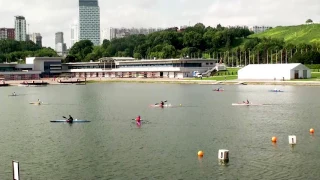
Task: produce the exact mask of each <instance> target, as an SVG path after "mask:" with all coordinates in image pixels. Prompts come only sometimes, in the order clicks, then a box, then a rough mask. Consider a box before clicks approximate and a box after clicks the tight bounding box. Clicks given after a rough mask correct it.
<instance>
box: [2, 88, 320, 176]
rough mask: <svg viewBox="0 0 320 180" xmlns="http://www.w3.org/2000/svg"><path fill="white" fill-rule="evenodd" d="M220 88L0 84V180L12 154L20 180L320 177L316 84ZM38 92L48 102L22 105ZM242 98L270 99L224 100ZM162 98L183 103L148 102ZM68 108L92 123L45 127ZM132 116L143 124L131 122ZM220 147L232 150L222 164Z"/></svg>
mask: <svg viewBox="0 0 320 180" xmlns="http://www.w3.org/2000/svg"><path fill="white" fill-rule="evenodd" d="M221 87H223V88H224V89H225V90H226V91H225V92H215V91H212V89H213V88H218V86H211V85H173V84H133V83H132V84H131V83H128V84H125V83H106V84H89V85H86V86H76V85H56V86H54V85H53V86H48V87H7V88H0V102H1V108H0V114H1V118H0V122H1V126H0V133H1V138H0V150H1V154H0V162H1V163H0V164H1V165H0V179H12V165H11V162H12V160H17V161H19V162H20V176H21V179H86V180H88V179H90V180H91V179H317V178H319V177H320V171H319V169H320V161H319V159H320V146H319V145H320V135H319V134H320V123H319V117H320V111H319V108H320V101H319V93H320V89H319V87H302V86H296V87H295V86H277V88H279V89H281V90H284V91H285V92H283V93H272V92H268V90H270V89H273V88H275V87H274V86H221ZM12 92H16V93H17V94H22V95H21V96H17V97H11V96H8V95H9V94H11V93H12ZM38 98H39V99H40V100H41V101H43V102H44V103H47V104H45V105H41V106H36V105H30V104H29V102H35V101H36V100H37V99H38ZM247 98H248V99H249V100H250V101H251V102H253V103H263V104H269V105H266V106H250V107H246V106H231V104H232V103H236V102H241V101H243V100H246V99H247ZM161 100H168V102H170V103H171V104H173V105H179V104H181V105H182V106H181V107H179V106H178V107H172V108H163V109H161V108H151V107H149V105H150V104H154V103H157V102H159V101H161ZM69 114H71V115H72V116H73V117H74V118H77V119H83V120H90V121H91V122H90V123H74V124H72V125H70V124H66V123H50V121H51V120H59V119H63V118H62V116H68V115H69ZM138 115H141V117H142V119H144V120H145V123H143V124H142V126H141V127H138V126H137V125H136V124H135V123H134V121H132V119H133V118H135V117H136V116H138ZM310 128H314V129H315V134H314V135H311V134H310V133H309V129H310ZM289 135H296V136H297V145H296V146H294V147H292V146H290V145H289V142H288V136H289ZM272 136H277V138H278V142H277V143H276V144H272V143H271V137H272ZM219 149H228V150H229V151H230V162H229V163H228V165H226V166H224V165H220V164H219V162H218V151H219ZM199 150H202V151H204V157H203V158H198V156H197V152H198V151H199Z"/></svg>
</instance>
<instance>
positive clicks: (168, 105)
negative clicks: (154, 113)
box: [149, 104, 172, 107]
mask: <svg viewBox="0 0 320 180" xmlns="http://www.w3.org/2000/svg"><path fill="white" fill-rule="evenodd" d="M149 106H150V107H172V105H171V104H165V105H163V106H162V105H160V104H150V105H149Z"/></svg>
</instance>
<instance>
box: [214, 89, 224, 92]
mask: <svg viewBox="0 0 320 180" xmlns="http://www.w3.org/2000/svg"><path fill="white" fill-rule="evenodd" d="M212 91H217V92H222V91H224V89H219V90H218V89H214V90H212Z"/></svg>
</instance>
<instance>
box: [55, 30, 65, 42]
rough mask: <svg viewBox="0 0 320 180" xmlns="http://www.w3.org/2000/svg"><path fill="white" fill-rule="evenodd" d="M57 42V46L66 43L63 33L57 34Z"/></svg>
mask: <svg viewBox="0 0 320 180" xmlns="http://www.w3.org/2000/svg"><path fill="white" fill-rule="evenodd" d="M55 42H56V43H55V44H58V43H64V39H63V32H57V33H56V39H55Z"/></svg>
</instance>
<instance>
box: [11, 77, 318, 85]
mask: <svg viewBox="0 0 320 180" xmlns="http://www.w3.org/2000/svg"><path fill="white" fill-rule="evenodd" d="M23 81H24V80H14V81H5V83H6V84H9V86H19V85H20V83H22V82H23ZM29 81H31V80H29ZM29 81H28V82H29ZM34 81H35V82H39V81H43V82H46V83H48V85H75V83H73V84H71V83H63V84H61V83H59V82H57V81H53V80H52V79H40V80H34ZM86 83H90V84H91V83H150V84H151V83H155V84H199V85H283V86H320V81H263V80H260V81H240V80H227V81H217V80H195V79H160V78H87V82H86ZM5 87H8V86H5Z"/></svg>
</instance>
